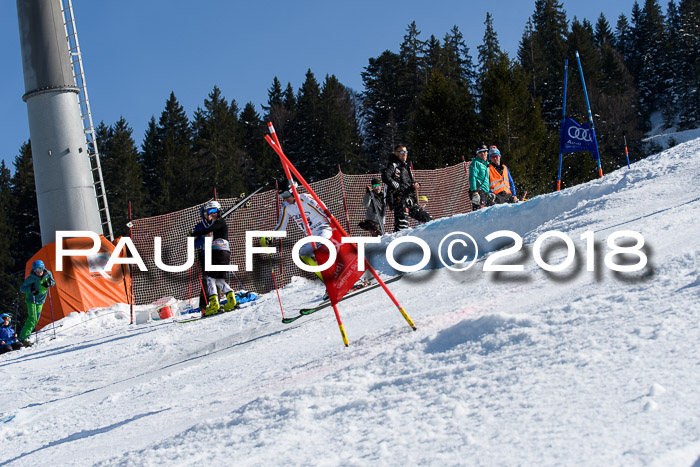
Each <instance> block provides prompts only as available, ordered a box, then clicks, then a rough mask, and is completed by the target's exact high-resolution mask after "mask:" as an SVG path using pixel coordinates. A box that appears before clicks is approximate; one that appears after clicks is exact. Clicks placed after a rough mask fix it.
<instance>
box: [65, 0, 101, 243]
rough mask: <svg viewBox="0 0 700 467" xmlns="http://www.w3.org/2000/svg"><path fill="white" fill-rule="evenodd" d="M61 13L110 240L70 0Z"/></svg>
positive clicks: (98, 201) (90, 115)
mask: <svg viewBox="0 0 700 467" xmlns="http://www.w3.org/2000/svg"><path fill="white" fill-rule="evenodd" d="M61 13H62V14H63V24H64V26H65V29H66V40H67V41H68V51H69V52H70V62H71V67H72V68H73V79H75V85H76V87H77V88H78V105H79V106H80V118H81V119H82V121H83V131H84V132H85V141H86V143H87V150H88V156H89V158H90V168H91V171H92V177H93V180H94V182H95V196H96V198H97V206H98V209H99V212H100V222H101V223H102V229H103V230H104V234H105V236H107V238H109V239H110V240H114V232H113V231H112V221H111V218H110V215H109V204H108V203H107V191H106V190H105V185H104V178H103V177H102V167H101V165H100V153H99V150H98V148H97V140H96V138H95V126H94V124H93V121H92V112H91V111H90V101H89V99H88V92H87V83H86V81H85V69H84V68H83V59H82V54H81V53H80V43H79V42H78V31H77V29H76V26H75V16H74V14H73V2H72V1H71V0H61Z"/></svg>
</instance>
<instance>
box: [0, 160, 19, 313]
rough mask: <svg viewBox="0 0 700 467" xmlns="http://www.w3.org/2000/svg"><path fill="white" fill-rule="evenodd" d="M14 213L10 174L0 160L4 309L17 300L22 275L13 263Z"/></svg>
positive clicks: (0, 290)
mask: <svg viewBox="0 0 700 467" xmlns="http://www.w3.org/2000/svg"><path fill="white" fill-rule="evenodd" d="M14 213H15V203H14V199H13V195H12V175H11V173H10V169H8V168H7V166H6V165H5V161H0V301H2V303H3V304H5V310H7V309H8V308H9V307H10V304H12V303H14V302H15V300H17V297H18V294H17V289H18V287H19V285H20V282H21V278H23V277H24V276H23V275H21V274H17V267H16V264H15V259H16V256H15V254H14V251H13V245H14V244H15V242H16V238H15V237H16V232H15V228H14V226H13V225H12V217H13V216H14ZM22 266H24V263H22ZM22 272H23V271H22Z"/></svg>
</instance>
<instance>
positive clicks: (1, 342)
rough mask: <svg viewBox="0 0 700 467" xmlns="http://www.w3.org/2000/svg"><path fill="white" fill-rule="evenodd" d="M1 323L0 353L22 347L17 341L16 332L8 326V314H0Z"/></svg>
mask: <svg viewBox="0 0 700 467" xmlns="http://www.w3.org/2000/svg"><path fill="white" fill-rule="evenodd" d="M0 318H2V324H0V354H4V353H7V352H12V351H13V350H19V349H21V348H22V344H20V343H19V342H17V333H15V330H14V329H12V328H11V327H10V320H11V318H10V315H8V314H7V313H3V314H1V315H0Z"/></svg>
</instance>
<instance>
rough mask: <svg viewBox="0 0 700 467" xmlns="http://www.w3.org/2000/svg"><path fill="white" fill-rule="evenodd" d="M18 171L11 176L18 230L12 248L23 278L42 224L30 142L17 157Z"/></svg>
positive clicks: (13, 222) (17, 271)
mask: <svg viewBox="0 0 700 467" xmlns="http://www.w3.org/2000/svg"><path fill="white" fill-rule="evenodd" d="M14 169H15V173H14V175H13V177H12V197H13V198H14V211H13V213H12V219H11V222H12V225H13V227H14V231H15V232H16V237H15V243H14V245H13V248H12V254H13V259H14V265H15V269H14V272H15V273H17V274H20V275H21V276H22V279H24V265H25V263H26V262H27V260H28V259H29V258H31V257H32V256H33V255H34V254H35V253H36V252H37V251H39V250H40V249H41V246H42V245H41V228H40V226H39V208H38V205H37V198H36V185H35V182H34V162H33V160H32V148H31V145H30V143H29V142H27V143H24V144H23V145H22V147H21V148H20V150H19V155H18V156H17V157H15V161H14Z"/></svg>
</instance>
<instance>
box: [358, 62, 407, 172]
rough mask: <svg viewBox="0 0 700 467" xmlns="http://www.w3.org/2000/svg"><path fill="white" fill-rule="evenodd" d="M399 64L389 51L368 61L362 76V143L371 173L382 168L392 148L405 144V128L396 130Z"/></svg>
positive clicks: (398, 117)
mask: <svg viewBox="0 0 700 467" xmlns="http://www.w3.org/2000/svg"><path fill="white" fill-rule="evenodd" d="M400 67H401V61H400V57H399V56H398V54H395V53H393V52H391V51H389V50H386V51H384V52H383V53H382V54H381V55H380V56H379V57H377V58H370V59H369V65H367V67H365V69H364V71H363V72H362V82H363V84H364V88H365V91H364V93H363V94H362V116H363V118H364V121H365V127H364V130H365V135H366V137H365V143H366V145H367V151H368V156H369V161H370V167H371V169H370V170H372V171H376V170H378V169H379V168H380V167H383V166H384V165H385V164H386V157H387V155H389V154H391V152H392V150H393V148H394V146H396V145H397V144H400V142H402V141H403V142H405V139H406V138H407V134H406V132H405V125H404V126H403V129H400V128H399V124H398V122H399V119H400V118H402V117H403V116H402V115H400V114H399V108H398V106H399V99H400V90H399V89H398V88H397V86H396V83H395V79H396V76H397V75H398V74H399V69H400Z"/></svg>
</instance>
